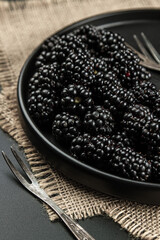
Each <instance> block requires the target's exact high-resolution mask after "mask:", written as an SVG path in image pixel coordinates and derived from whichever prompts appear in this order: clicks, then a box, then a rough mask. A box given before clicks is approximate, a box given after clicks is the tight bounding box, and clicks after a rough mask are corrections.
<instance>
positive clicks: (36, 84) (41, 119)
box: [28, 65, 60, 124]
mask: <svg viewBox="0 0 160 240" xmlns="http://www.w3.org/2000/svg"><path fill="white" fill-rule="evenodd" d="M55 69H56V67H54V66H53V65H46V66H45V65H44V66H43V67H41V68H40V69H39V70H37V72H36V73H34V75H33V77H32V78H31V79H30V80H29V84H28V110H29V113H30V114H31V117H32V118H33V119H34V120H35V121H36V122H37V123H38V124H43V123H47V122H48V123H49V122H50V121H51V120H52V118H53V115H54V114H55V112H56V110H57V106H58V103H59V97H58V95H57V94H58V89H59V88H60V84H59V82H58V76H57V75H56V74H55V72H56V70H55ZM54 71H55V72H54Z"/></svg>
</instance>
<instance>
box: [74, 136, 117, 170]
mask: <svg viewBox="0 0 160 240" xmlns="http://www.w3.org/2000/svg"><path fill="white" fill-rule="evenodd" d="M113 151H114V142H113V141H112V140H111V139H109V138H108V137H107V136H101V135H97V136H93V137H92V136H91V135H89V134H87V133H84V134H83V135H79V136H78V137H76V138H74V139H73V141H72V144H71V153H72V156H73V157H75V158H76V159H78V160H80V161H82V162H85V163H87V164H90V165H92V166H95V167H98V168H103V170H104V169H106V167H107V162H108V161H109V159H110V158H111V156H112V154H113Z"/></svg>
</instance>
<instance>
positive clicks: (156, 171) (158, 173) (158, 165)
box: [150, 155, 160, 183]
mask: <svg viewBox="0 0 160 240" xmlns="http://www.w3.org/2000/svg"><path fill="white" fill-rule="evenodd" d="M150 159H151V167H152V169H151V171H152V173H151V180H152V181H154V182H157V183H160V155H153V156H150Z"/></svg>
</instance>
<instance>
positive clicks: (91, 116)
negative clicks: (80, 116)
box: [84, 106, 115, 135]
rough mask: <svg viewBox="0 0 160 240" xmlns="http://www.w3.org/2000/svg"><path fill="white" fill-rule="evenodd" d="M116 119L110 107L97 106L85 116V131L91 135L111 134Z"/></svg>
mask: <svg viewBox="0 0 160 240" xmlns="http://www.w3.org/2000/svg"><path fill="white" fill-rule="evenodd" d="M114 125H115V123H114V119H113V117H112V114H111V113H110V111H109V110H108V109H105V108H103V107H101V106H95V107H94V108H93V110H91V111H88V112H87V113H86V115H85V117H84V131H85V132H89V133H90V134H91V135H98V134H102V135H108V134H109V135H110V134H111V133H112V132H113V129H114Z"/></svg>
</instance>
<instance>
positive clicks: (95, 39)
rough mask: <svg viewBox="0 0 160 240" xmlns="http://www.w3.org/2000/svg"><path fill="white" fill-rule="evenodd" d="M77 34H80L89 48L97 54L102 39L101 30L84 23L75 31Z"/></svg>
mask: <svg viewBox="0 0 160 240" xmlns="http://www.w3.org/2000/svg"><path fill="white" fill-rule="evenodd" d="M75 34H76V35H77V36H80V37H81V39H82V41H83V42H84V43H85V44H86V45H87V48H88V49H89V50H90V51H91V52H92V53H93V54H96V53H98V52H99V50H100V46H99V41H100V39H101V33H100V31H99V30H98V29H97V28H96V27H95V26H92V25H84V26H82V27H80V28H79V29H77V30H76V31H75Z"/></svg>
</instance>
